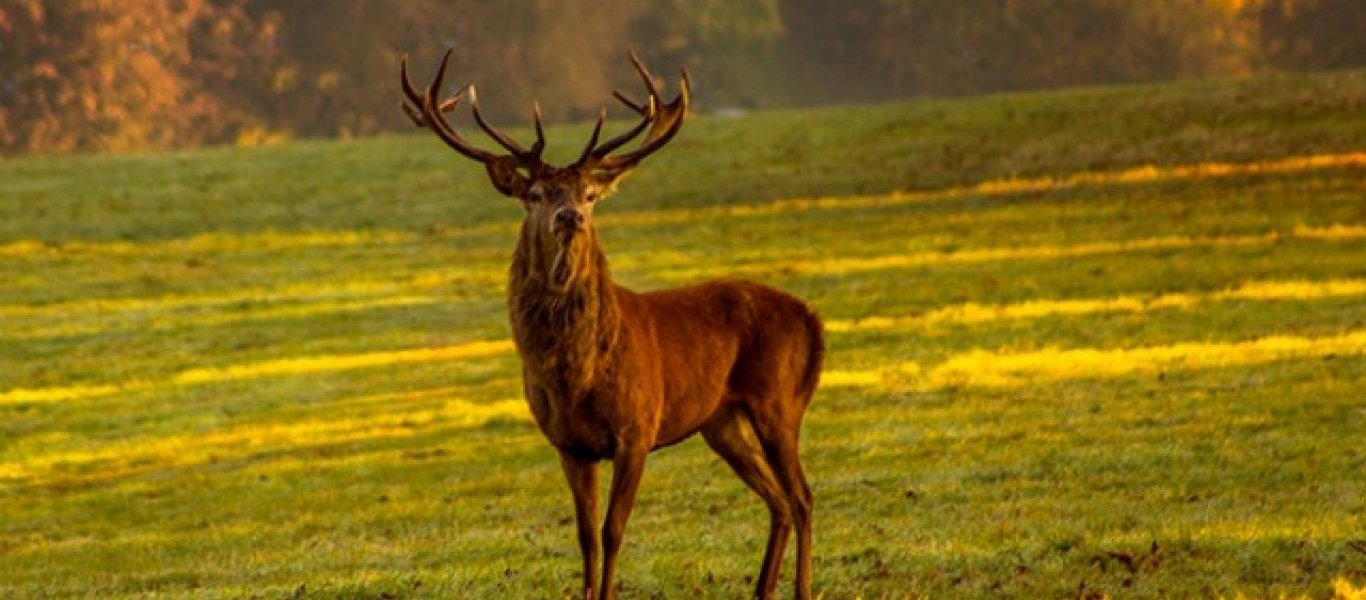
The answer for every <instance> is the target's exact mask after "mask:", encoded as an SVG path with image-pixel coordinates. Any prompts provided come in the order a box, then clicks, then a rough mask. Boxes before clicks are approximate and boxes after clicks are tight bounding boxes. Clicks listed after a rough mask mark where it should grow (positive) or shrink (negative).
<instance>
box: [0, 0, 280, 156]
mask: <svg viewBox="0 0 1366 600" xmlns="http://www.w3.org/2000/svg"><path fill="white" fill-rule="evenodd" d="M244 16H245V14H244V13H243V12H242V11H241V10H240V7H238V6H235V5H234V4H233V3H231V2H226V1H225V2H210V1H209V0H119V1H117V2H115V1H112V0H63V1H60V2H57V1H43V0H0V34H2V35H3V38H0V39H3V44H4V46H3V52H0V100H2V101H0V150H4V151H9V152H14V151H33V150H41V151H67V150H72V149H76V148H89V149H96V150H110V151H118V150H127V149H130V148H159V147H170V146H173V145H186V144H191V145H192V144H200V143H205V142H213V141H219V140H222V139H224V138H225V137H227V136H228V135H229V134H230V133H231V132H232V131H233V129H234V128H235V127H237V126H239V125H240V124H241V123H242V122H244V121H246V120H249V119H250V117H249V115H248V114H247V113H246V112H245V107H244V106H243V105H241V104H239V103H237V102H233V96H234V95H239V94H234V93H233V92H232V90H240V89H243V87H249V86H242V85H237V84H238V83H240V80H244V79H249V78H250V77H252V76H253V69H254V67H255V66H256V65H257V64H258V63H261V62H264V61H267V60H269V59H268V57H267V56H265V54H266V52H265V51H264V50H263V49H264V48H267V45H266V44H265V43H264V42H265V41H266V39H265V38H267V37H268V36H269V35H270V31H269V29H268V28H257V27H250V26H249V25H250V24H249V23H248V22H247V21H246V20H245V18H244ZM254 53H255V54H254ZM258 54H259V55H258Z"/></svg>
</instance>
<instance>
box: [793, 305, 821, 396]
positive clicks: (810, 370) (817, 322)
mask: <svg viewBox="0 0 1366 600" xmlns="http://www.w3.org/2000/svg"><path fill="white" fill-rule="evenodd" d="M803 321H804V325H805V326H806V333H807V357H806V372H805V373H803V374H802V380H801V383H800V385H799V386H798V388H797V397H798V398H801V399H802V403H803V404H804V405H805V404H810V403H811V397H812V396H813V395H815V393H816V386H818V385H820V382H821V368H822V366H823V365H824V364H825V324H824V323H822V322H821V318H820V317H819V316H817V315H816V313H815V312H814V311H812V310H811V309H809V308H808V309H807V310H806V311H805V314H804V315H803Z"/></svg>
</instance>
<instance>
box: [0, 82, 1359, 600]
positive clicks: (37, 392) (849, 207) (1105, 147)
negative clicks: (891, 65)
mask: <svg viewBox="0 0 1366 600" xmlns="http://www.w3.org/2000/svg"><path fill="white" fill-rule="evenodd" d="M389 92H390V90H386V91H385V93H389ZM394 93H395V94H396V93H397V92H396V91H395V92H394ZM523 133H525V132H523ZM549 134H550V139H551V140H552V143H554V144H556V147H555V148H552V151H553V152H559V155H560V156H561V157H563V156H566V155H569V154H570V153H572V152H574V151H575V149H576V147H577V145H578V144H579V143H581V142H582V140H583V136H584V135H585V134H586V131H585V129H584V128H583V127H581V126H562V127H554V128H551V130H550V132H549ZM0 185H3V191H2V192H0V193H2V194H3V196H0V265H2V267H0V365H2V366H3V368H0V597H4V598H68V597H88V598H144V597H155V598H272V599H273V598H357V599H361V598H364V599H381V598H384V599H397V598H563V597H566V596H568V595H569V593H570V590H571V589H573V588H575V587H576V582H577V578H576V571H577V568H578V559H577V547H576V544H575V542H574V536H573V532H572V529H573V525H572V523H571V518H572V511H571V506H570V502H569V494H568V491H567V489H566V487H565V485H564V484H563V482H562V480H561V476H560V472H559V467H558V465H557V462H556V460H555V457H554V454H553V452H552V451H551V450H550V448H549V447H548V446H547V445H546V444H545V442H544V441H543V440H542V438H541V436H540V434H539V432H538V431H537V430H536V429H535V427H534V426H533V425H532V424H531V423H530V420H529V416H528V414H527V411H526V408H525V406H524V404H523V402H522V400H521V398H520V384H519V382H518V379H517V378H518V372H519V371H518V366H517V359H516V356H515V355H514V354H513V353H512V352H511V346H510V343H509V342H508V341H507V337H508V330H507V325H506V322H505V314H504V309H503V292H502V286H503V281H504V269H505V266H506V263H507V261H508V259H509V256H510V254H511V250H512V245H513V243H514V237H515V224H516V222H517V220H518V219H519V217H520V209H519V208H518V207H517V206H516V204H515V203H514V202H511V201H509V200H506V199H503V198H501V197H498V196H496V194H495V193H494V192H492V190H490V189H487V184H486V182H485V181H484V179H483V176H482V173H481V170H480V169H479V168H477V166H475V165H472V164H468V163H467V162H465V161H462V160H459V159H458V158H457V157H456V156H454V155H453V154H452V153H450V152H449V151H447V150H446V149H445V148H444V147H442V146H441V144H440V143H439V142H437V141H436V140H434V139H430V136H423V135H414V136H403V137H393V138H382V139H375V140H363V141H346V142H298V143H292V144H288V145H285V146H280V147H274V148H263V149H235V150H234V149H213V150H203V151H193V152H182V153H171V154H157V155H133V156H104V157H77V158H28V159H17V160H7V161H3V162H0ZM597 214H598V217H597V220H598V223H599V228H600V231H601V236H602V237H603V238H604V244H605V246H606V248H607V252H608V255H609V258H610V260H611V261H612V266H613V272H614V274H615V275H616V277H617V279H618V280H619V281H620V282H622V283H624V284H626V285H629V286H632V287H636V288H652V287H657V286H664V285H674V284H681V283H684V282H690V281H696V280H699V279H702V278H705V277H709V276H714V275H723V274H733V275H742V276H746V277H750V278H754V279H758V280H761V281H765V282H768V283H771V284H773V285H776V286H779V287H781V288H783V289H786V290H789V291H791V292H793V293H795V294H797V295H800V296H802V297H804V298H807V299H809V300H810V302H811V303H812V304H813V305H814V306H815V307H816V308H817V309H818V310H819V311H820V312H821V313H822V314H823V316H824V317H825V318H826V320H827V322H828V327H829V333H828V335H827V337H828V344H829V347H830V352H829V355H828V359H827V372H826V374H825V384H824V386H823V387H822V390H821V391H820V392H819V393H818V394H817V397H816V399H815V401H814V403H813V405H812V408H811V411H810V413H809V415H808V420H807V424H806V427H805V431H804V437H803V453H804V457H805V461H806V464H807V470H808V473H809V474H810V477H811V479H812V482H813V488H814V491H815V494H816V497H817V506H816V510H817V512H816V515H817V521H816V556H815V565H816V574H815V588H816V589H817V590H818V593H821V594H823V595H824V597H825V598H828V599H844V598H858V597H862V598H870V599H871V598H915V597H934V598H945V597H982V598H996V597H1026V598H1101V597H1107V596H1109V597H1115V598H1156V597H1228V598H1234V597H1252V598H1280V597H1292V598H1298V597H1307V598H1329V597H1334V596H1335V595H1336V596H1338V597H1342V598H1348V597H1357V598H1359V597H1361V595H1362V594H1366V592H1363V587H1366V433H1363V432H1366V72H1362V71H1354V72H1340V73H1332V74H1323V75H1313V76H1296V77H1275V78H1267V79H1256V80H1248V81H1239V82H1213V83H1188V84H1178V85H1166V86H1147V87H1126V88H1111V89H1089V90H1077V91H1068V92H1058V93H1041V94H1023V95H1010V96H997V97H987V98H977V99H966V100H959V101H918V102H913V103H909V104H901V105H892V106H883V107H874V108H835V109H826V110H820V111H806V112H789V113H766V114H757V115H752V116H748V117H744V118H740V119H731V120H724V119H716V118H698V119H696V120H695V121H694V122H692V123H690V124H689V125H688V126H687V127H685V129H684V131H683V133H682V134H681V136H680V138H679V139H678V140H676V141H675V142H674V143H673V144H672V147H671V148H670V149H668V150H667V151H666V152H664V153H662V154H661V155H660V156H657V157H655V158H653V159H651V161H649V162H648V163H647V164H646V165H645V166H644V167H643V168H642V169H641V172H640V173H637V174H635V175H633V176H632V177H631V178H630V179H628V180H627V181H626V182H625V183H624V184H623V185H622V189H621V191H620V193H619V194H618V195H617V196H616V197H614V198H612V199H611V200H609V201H608V202H607V203H606V204H604V205H603V206H601V207H599V210H598V211H597ZM766 527H767V518H766V515H765V513H764V511H763V509H762V506H761V503H760V502H759V501H758V499H757V498H755V497H754V496H752V495H751V494H750V493H749V492H747V491H746V490H745V489H744V488H743V486H742V485H741V483H740V482H739V481H738V480H736V479H735V478H734V477H733V476H732V475H731V474H730V472H729V471H728V470H727V469H726V468H725V467H724V465H723V464H722V463H721V462H720V461H719V460H718V459H716V458H715V457H713V456H712V455H710V454H709V452H708V451H707V450H706V448H705V446H704V445H703V444H701V443H700V441H696V440H695V441H690V442H688V443H685V444H683V445H681V446H679V447H676V448H672V449H669V450H665V451H662V452H660V453H658V454H655V455H653V457H652V459H651V462H650V463H649V465H648V467H647V471H646V476H645V483H644V486H643V488H642V491H641V498H640V501H639V502H638V504H637V509H636V511H635V513H634V516H633V518H632V521H631V524H630V528H629V531H628V536H627V545H626V549H625V551H624V558H623V564H622V572H621V586H622V596H623V598H736V597H742V596H744V595H745V594H747V593H748V592H749V590H750V588H751V583H750V578H751V577H752V576H753V574H754V571H755V570H756V569H757V567H758V563H759V559H760V554H761V553H762V544H763V542H764V539H763V538H764V533H765V531H766ZM790 571H791V569H790V563H789V568H788V569H787V570H786V573H785V575H790ZM784 581H785V585H784V586H783V588H782V593H783V594H784V595H785V596H786V595H787V594H788V593H789V590H790V587H789V586H788V585H786V581H787V580H786V579H785V580H784Z"/></svg>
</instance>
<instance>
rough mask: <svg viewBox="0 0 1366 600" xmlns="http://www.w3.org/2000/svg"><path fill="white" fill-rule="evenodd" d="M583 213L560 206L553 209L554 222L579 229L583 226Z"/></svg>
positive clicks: (561, 225)
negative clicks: (556, 209)
mask: <svg viewBox="0 0 1366 600" xmlns="http://www.w3.org/2000/svg"><path fill="white" fill-rule="evenodd" d="M583 221H584V216H583V213H582V212H580V211H579V210H577V209H573V208H562V209H560V210H558V211H555V224H556V225H558V226H560V227H567V228H570V229H579V228H581V227H583Z"/></svg>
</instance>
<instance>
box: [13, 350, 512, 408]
mask: <svg viewBox="0 0 1366 600" xmlns="http://www.w3.org/2000/svg"><path fill="white" fill-rule="evenodd" d="M511 350H512V342H511V340H495V341H486V342H470V343H467V344H461V345H457V346H448V347H444V348H415V349H409V350H393V351H382V352H366V353H361V354H348V355H329V356H305V357H293V358H283V359H278V360H270V361H265V362H260V363H254V364H244V365H232V366H227V367H199V368H194V369H188V370H185V371H181V372H179V373H177V374H176V375H175V376H173V377H171V378H170V379H167V380H163V381H128V382H122V383H117V384H108V385H96V386H86V385H76V386H67V387H57V388H35V389H23V388H20V389H14V390H9V391H6V392H3V393H0V405H4V404H17V403H29V402H61V401H66V400H76V399H82V398H90V397H96V396H105V395H110V394H116V393H119V392H124V391H132V390H145V389H148V388H152V387H177V386H192V385H199V384H205V383H213V382H223V381H237V380H245V379H255V378H258V377H269V376H278V375H300V374H309V373H328V372H335V371H347V370H353V369H365V368H374V367H384V366H393V365H402V364H411V363H424V362H427V363H430V362H443V361H455V360H459V359H466V358H474V357H481V356H489V355H492V354H505V353H507V352H510V351H511Z"/></svg>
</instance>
